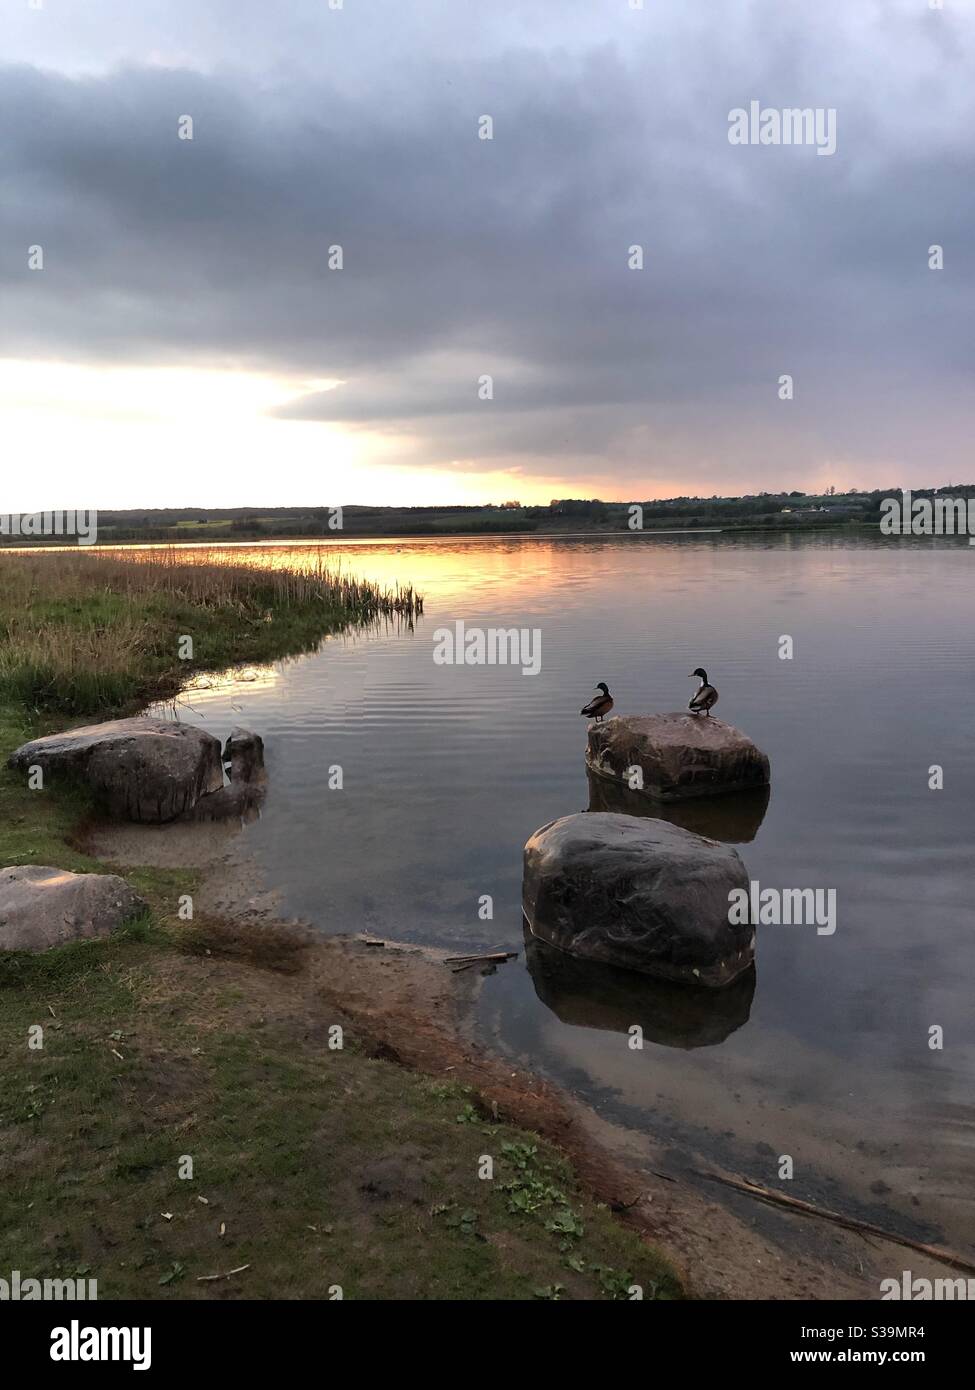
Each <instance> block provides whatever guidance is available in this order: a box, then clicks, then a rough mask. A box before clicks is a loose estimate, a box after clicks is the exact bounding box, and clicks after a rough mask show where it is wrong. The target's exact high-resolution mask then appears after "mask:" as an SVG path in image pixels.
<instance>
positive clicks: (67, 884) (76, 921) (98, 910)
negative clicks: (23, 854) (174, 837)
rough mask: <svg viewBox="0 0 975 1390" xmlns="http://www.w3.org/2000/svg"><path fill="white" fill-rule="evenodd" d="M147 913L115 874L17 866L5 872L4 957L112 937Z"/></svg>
mask: <svg viewBox="0 0 975 1390" xmlns="http://www.w3.org/2000/svg"><path fill="white" fill-rule="evenodd" d="M144 907H145V904H144V903H143V901H142V899H141V898H139V897H138V896H137V895H136V894H135V893H134V892H133V891H132V889H131V888H130V887H129V885H128V884H127V883H126V881H125V879H124V878H119V877H118V876H117V875H116V874H72V873H69V872H68V871H67V869H54V868H51V867H49V866H48V865H44V864H18V865H14V866H13V867H12V868H9V869H2V870H0V951H46V950H48V948H49V947H51V946H61V945H63V944H64V943H65V942H66V941H82V940H85V939H86V938H90V937H101V936H108V935H109V933H111V932H113V931H115V929H116V928H117V927H120V926H121V925H122V923H123V922H126V921H128V920H129V918H130V917H134V916H136V914H137V913H139V912H140V911H142V909H143V908H144Z"/></svg>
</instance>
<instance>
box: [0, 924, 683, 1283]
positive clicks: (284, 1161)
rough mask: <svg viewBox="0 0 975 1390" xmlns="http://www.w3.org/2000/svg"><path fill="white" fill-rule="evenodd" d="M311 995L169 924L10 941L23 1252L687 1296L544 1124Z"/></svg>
mask: <svg viewBox="0 0 975 1390" xmlns="http://www.w3.org/2000/svg"><path fill="white" fill-rule="evenodd" d="M295 1009H296V997H295V987H294V982H293V980H292V979H291V978H290V977H284V976H279V975H272V974H271V972H266V971H265V972H253V971H252V970H251V969H250V968H248V967H242V966H240V965H238V964H236V963H234V962H229V961H221V960H211V961H209V962H207V964H206V968H205V969H203V968H201V965H200V962H199V960H198V959H197V958H193V957H190V956H187V955H184V954H181V953H180V952H178V951H177V950H175V949H174V942H173V939H172V935H171V929H168V928H161V927H160V926H158V925H157V924H151V923H148V922H138V923H136V924H134V925H133V926H132V927H130V928H129V929H127V930H126V931H124V932H122V933H119V934H117V935H116V936H115V937H113V938H112V939H111V941H109V942H104V943H94V942H85V943H79V944H76V945H72V946H66V947H60V948H58V949H56V950H53V951H50V952H47V953H46V954H44V955H38V956H24V955H22V954H19V953H18V954H17V955H14V954H12V953H9V954H8V955H6V956H0V1135H2V1144H0V1231H2V1232H3V1240H2V1244H3V1249H4V1251H5V1258H6V1259H7V1260H8V1261H12V1265H11V1267H12V1268H19V1269H20V1270H21V1271H22V1272H28V1271H29V1273H30V1274H31V1275H32V1276H34V1277H38V1278H44V1277H49V1278H66V1277H70V1276H73V1275H79V1276H80V1275H81V1273H82V1272H85V1273H84V1277H88V1278H97V1280H98V1285H99V1296H100V1297H102V1298H111V1297H118V1298H122V1297H125V1298H158V1297H167V1298H187V1297H189V1298H196V1297H233V1296H238V1297H251V1298H283V1297H298V1298H327V1297H329V1290H330V1289H332V1288H333V1287H334V1286H336V1285H338V1286H340V1287H341V1288H342V1290H343V1296H344V1297H346V1298H376V1299H398V1298H424V1299H437V1298H462V1299H482V1298H501V1299H522V1298H525V1299H533V1298H544V1299H562V1298H566V1299H569V1298H574V1299H579V1298H586V1299H588V1298H611V1299H612V1298H627V1297H629V1296H630V1295H629V1290H630V1288H631V1286H633V1285H639V1286H640V1287H641V1288H642V1290H643V1297H644V1298H673V1297H679V1296H681V1286H680V1282H679V1280H678V1278H677V1277H676V1275H675V1274H674V1272H673V1270H672V1269H671V1268H670V1267H669V1265H668V1264H667V1262H666V1261H665V1260H663V1259H662V1258H661V1257H660V1256H658V1255H657V1254H655V1253H654V1252H653V1251H652V1250H650V1249H649V1248H648V1247H647V1246H646V1245H645V1244H643V1243H642V1242H641V1241H640V1240H639V1239H638V1238H637V1237H636V1236H635V1235H634V1234H632V1233H631V1232H629V1231H627V1230H626V1229H624V1228H623V1227H621V1226H619V1225H618V1224H617V1222H616V1221H615V1219H614V1218H613V1217H612V1216H611V1214H610V1213H609V1212H608V1211H606V1210H605V1209H603V1208H600V1207H598V1206H597V1205H596V1204H594V1203H593V1202H592V1201H591V1200H590V1199H588V1198H587V1197H586V1196H585V1195H584V1194H583V1193H581V1192H580V1191H579V1188H578V1184H577V1183H576V1181H575V1179H574V1177H573V1174H572V1172H571V1170H570V1169H569V1167H568V1165H567V1164H566V1162H565V1160H564V1159H563V1158H562V1157H561V1156H560V1155H559V1154H557V1153H556V1152H555V1151H554V1150H552V1149H551V1148H550V1147H549V1146H547V1145H546V1144H544V1143H543V1142H542V1141H540V1140H539V1139H537V1137H535V1136H532V1135H530V1134H526V1133H525V1132H523V1131H519V1130H517V1129H514V1128H511V1127H508V1126H506V1125H500V1124H493V1123H488V1122H485V1121H484V1120H482V1119H481V1118H479V1116H478V1113H477V1109H476V1108H475V1106H474V1105H473V1104H472V1098H471V1097H470V1096H469V1095H468V1093H467V1092H465V1091H463V1090H462V1089H461V1088H460V1087H458V1086H456V1085H453V1084H443V1083H439V1082H432V1081H429V1080H427V1079H425V1078H423V1077H421V1076H418V1075H415V1074H413V1073H410V1072H406V1071H403V1070H402V1069H400V1068H398V1067H396V1066H395V1065H393V1064H392V1063H390V1062H386V1061H383V1060H379V1059H376V1058H372V1057H369V1056H368V1055H366V1052H365V1050H364V1049H363V1048H362V1046H360V1043H359V1040H357V1039H356V1037H355V1033H354V1030H353V1029H349V1028H347V1031H346V1035H345V1040H344V1041H345V1046H344V1047H343V1048H342V1049H341V1050H331V1049H330V1048H329V1047H328V1046H327V1043H326V1041H325V1038H326V1036H327V1028H328V1026H329V1025H330V1024H332V1023H334V1022H335V1021H336V1020H335V1018H334V1016H333V1015H332V1014H331V1013H330V1012H329V1011H328V1010H327V1009H324V1011H323V1012H322V1014H321V1016H320V1017H319V1018H317V1019H315V1018H314V1015H313V1014H312V1015H311V1016H309V1017H308V1018H303V1019H301V1020H300V1021H299V1020H297V1019H296V1015H295ZM38 1024H39V1025H41V1027H42V1028H43V1029H44V1036H43V1048H42V1049H40V1050H31V1049H29V1048H28V1038H29V1036H30V1031H29V1030H30V1029H31V1028H32V1027H34V1026H35V1025H38ZM309 1035H311V1036H309ZM484 1155H489V1156H491V1157H492V1158H493V1160H494V1165H495V1167H494V1175H493V1177H492V1178H490V1179H483V1178H480V1177H479V1176H478V1168H479V1165H480V1164H481V1163H482V1162H483V1157H484ZM186 1157H189V1158H190V1159H192V1176H191V1177H181V1176H180V1164H181V1161H182V1162H185V1158H186ZM201 1199H205V1200H201ZM221 1226H223V1227H224V1234H223V1235H221V1234H220V1228H221ZM244 1264H246V1265H249V1266H250V1268H249V1269H248V1270H246V1271H245V1272H244V1273H243V1274H241V1275H239V1276H234V1277H233V1278H232V1279H230V1280H227V1281H215V1282H198V1281H199V1280H200V1279H201V1277H202V1276H206V1275H210V1274H214V1273H226V1272H227V1271H228V1270H231V1269H235V1268H237V1267H239V1266H240V1265H244Z"/></svg>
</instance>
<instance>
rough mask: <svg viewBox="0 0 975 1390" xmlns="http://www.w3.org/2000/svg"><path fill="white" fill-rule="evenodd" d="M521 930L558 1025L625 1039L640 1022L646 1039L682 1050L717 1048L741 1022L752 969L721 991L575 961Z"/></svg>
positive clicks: (539, 990) (538, 988)
mask: <svg viewBox="0 0 975 1390" xmlns="http://www.w3.org/2000/svg"><path fill="white" fill-rule="evenodd" d="M524 933H525V961H526V964H527V966H528V972H529V974H530V975H531V978H532V984H533V985H534V986H535V993H536V994H537V995H538V997H539V999H540V1000H541V1001H542V1003H543V1004H544V1005H545V1007H546V1008H548V1009H551V1011H552V1013H553V1014H555V1016H556V1018H559V1019H561V1021H562V1022H563V1023H569V1024H572V1025H573V1026H574V1027H577V1028H596V1029H599V1030H600V1031H602V1032H609V1033H624V1034H625V1033H628V1031H629V1029H630V1028H632V1027H633V1025H634V1024H639V1026H640V1027H641V1028H642V1030H643V1036H644V1039H645V1040H646V1041H647V1042H654V1043H659V1044H660V1046H661V1047H679V1048H684V1049H685V1050H686V1049H690V1048H694V1047H714V1046H716V1045H717V1044H718V1043H723V1042H724V1041H725V1039H726V1038H728V1037H729V1036H730V1035H731V1034H732V1033H734V1032H735V1031H736V1030H737V1029H738V1028H740V1027H741V1026H742V1025H743V1024H744V1023H747V1022H748V1015H749V1013H750V1011H751V1006H752V996H753V995H754V993H755V969H754V967H752V969H750V970H747V971H746V972H745V974H744V975H741V976H739V977H738V979H737V980H735V981H734V982H733V983H732V984H730V985H728V987H727V988H726V989H695V988H694V987H693V986H691V985H675V984H670V983H669V982H668V981H666V980H655V979H653V978H652V977H651V976H648V975H638V974H636V973H635V972H634V971H631V970H620V969H618V968H617V967H616V966H614V965H600V964H596V963H594V962H592V961H580V960H577V959H576V958H575V957H574V956H570V955H569V954H568V953H567V952H565V951H560V950H559V949H558V948H557V947H555V946H550V945H549V944H548V943H547V942H545V941H541V940H539V938H538V937H537V936H534V935H533V934H532V932H531V929H530V928H529V926H528V923H527V922H526V923H524Z"/></svg>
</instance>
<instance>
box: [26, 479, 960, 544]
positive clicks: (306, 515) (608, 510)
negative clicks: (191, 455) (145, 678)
mask: <svg viewBox="0 0 975 1390" xmlns="http://www.w3.org/2000/svg"><path fill="white" fill-rule="evenodd" d="M899 494H900V487H899V486H898V487H888V488H876V489H875V490H874V491H872V492H860V491H856V490H854V491H850V492H844V493H838V492H835V491H833V490H828V491H827V492H824V493H804V492H760V493H754V494H750V495H747V496H744V497H717V496H714V497H690V496H688V497H668V498H666V499H650V500H648V501H643V502H640V501H636V500H634V501H633V502H604V501H601V500H600V499H599V498H595V497H589V498H583V497H563V498H555V499H553V500H552V501H551V502H550V503H549V504H548V506H528V507H523V506H521V504H520V503H519V502H504V503H502V504H501V505H500V506H499V505H496V504H494V503H490V504H487V505H485V506H475V505H455V506H424V507H382V506H355V505H353V506H346V507H342V508H341V509H337V508H335V507H327V506H324V507H165V508H159V509H142V508H139V509H132V510H117V509H112V510H106V511H99V513H98V539H99V541H100V542H101V543H102V544H112V543H113V542H133V541H142V542H149V541H169V542H174V541H175V542H181V541H182V542H191V541H209V542H215V541H221V540H223V541H239V540H262V539H267V540H271V539H288V538H289V537H290V538H293V539H295V540H297V539H317V538H325V539H331V540H339V539H341V537H342V536H402V537H404V538H405V537H408V536H442V535H497V534H504V533H513V532H519V533H523V532H543V533H544V532H548V533H552V534H558V533H560V532H566V531H621V530H629V529H636V528H635V527H634V526H633V525H631V519H632V518H633V515H634V514H633V508H634V507H639V508H641V509H642V518H641V519H642V524H643V528H644V529H645V530H658V529H667V528H673V529H680V528H685V529H690V528H694V527H702V526H719V527H722V528H735V527H739V528H755V527H760V528H763V529H797V528H808V527H834V526H846V527H856V526H876V525H877V524H878V523H879V520H880V507H881V503H882V501H883V499H884V498H885V497H896V496H899ZM938 494H940V495H941V496H951V497H959V498H960V497H964V498H969V497H975V483H957V484H955V483H949V484H945V485H943V486H941V487H937V488H915V489H914V496H915V497H933V496H935V495H938ZM338 510H340V511H341V526H337V525H336V520H337V516H336V513H337V511H338ZM0 540H2V541H5V542H6V543H7V544H24V541H23V540H18V539H15V538H14V537H13V536H10V537H0ZM35 543H36V544H45V540H44V538H43V537H41V536H38V537H37V538H36V541H35Z"/></svg>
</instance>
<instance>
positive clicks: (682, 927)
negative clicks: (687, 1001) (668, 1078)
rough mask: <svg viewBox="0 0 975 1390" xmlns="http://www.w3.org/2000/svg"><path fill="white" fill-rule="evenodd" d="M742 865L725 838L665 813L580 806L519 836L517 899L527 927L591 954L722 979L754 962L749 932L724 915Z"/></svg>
mask: <svg viewBox="0 0 975 1390" xmlns="http://www.w3.org/2000/svg"><path fill="white" fill-rule="evenodd" d="M732 889H744V890H745V892H746V893H747V891H748V874H747V872H746V870H745V866H744V864H743V863H742V862H741V860H740V859H739V857H738V855H737V853H736V852H735V851H734V850H733V849H732V848H731V847H730V845H722V844H719V843H718V842H717V841H716V840H708V839H705V838H704V836H702V835H694V834H692V832H691V831H689V830H682V829H681V828H680V827H679V826H676V825H671V824H670V823H669V822H667V821H662V820H651V819H645V820H641V819H637V818H636V817H635V816H621V815H614V814H611V813H607V812H589V811H584V812H580V813H579V814H576V815H571V816H563V817H562V819H561V820H556V821H552V822H551V823H550V824H549V825H544V826H542V828H541V829H540V830H536V831H535V834H534V835H533V836H532V837H531V839H530V840H529V841H528V843H527V844H526V845H525V858H524V876H523V882H522V907H523V910H524V914H525V918H526V920H527V922H528V925H529V927H530V928H531V930H532V931H533V932H534V934H535V935H536V936H538V937H540V938H541V939H542V940H543V941H547V942H548V943H549V944H550V945H552V946H558V947H561V949H562V950H564V951H568V952H569V953H570V954H572V955H575V956H579V957H583V958H585V959H588V960H594V961H603V962H605V963H606V964H608V965H618V966H621V967H623V968H624V969H627V970H640V971H643V972H644V973H645V974H647V975H656V976H657V977H658V978H660V979H664V980H678V981H682V982H684V983H687V984H698V985H707V986H709V987H720V986H722V985H727V984H729V983H730V982H731V981H732V980H734V979H735V978H736V977H737V976H738V975H740V974H741V973H742V972H743V971H745V970H747V969H748V967H749V966H750V965H751V964H752V962H753V960H754V955H755V933H754V929H753V928H752V927H751V926H748V925H736V924H733V923H732V922H730V921H729V908H730V903H729V895H730V893H731V891H732Z"/></svg>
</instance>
